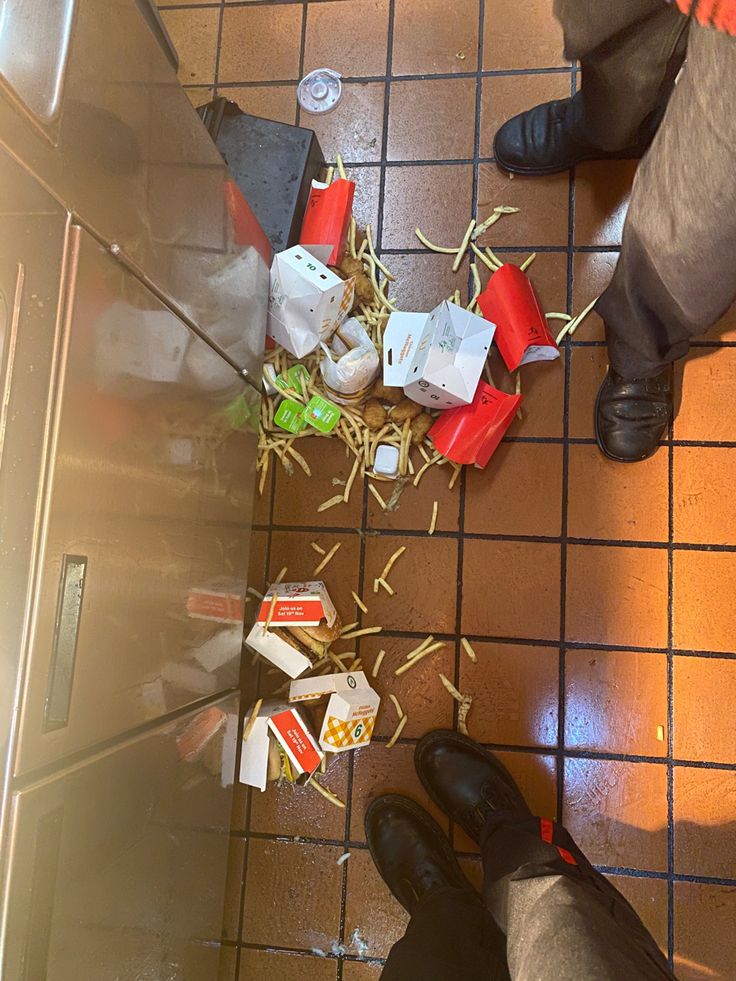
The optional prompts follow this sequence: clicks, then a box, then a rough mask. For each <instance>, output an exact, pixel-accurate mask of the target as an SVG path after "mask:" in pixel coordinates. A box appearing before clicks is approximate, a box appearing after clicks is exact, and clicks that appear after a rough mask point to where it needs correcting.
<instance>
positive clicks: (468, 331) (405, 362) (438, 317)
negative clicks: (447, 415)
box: [383, 300, 496, 409]
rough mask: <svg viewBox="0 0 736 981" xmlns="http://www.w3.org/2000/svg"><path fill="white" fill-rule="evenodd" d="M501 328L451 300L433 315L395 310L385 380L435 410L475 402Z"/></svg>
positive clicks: (387, 336) (386, 348)
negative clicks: (495, 335)
mask: <svg viewBox="0 0 736 981" xmlns="http://www.w3.org/2000/svg"><path fill="white" fill-rule="evenodd" d="M495 330H496V327H495V325H494V324H492V323H490V322H489V321H488V320H484V319H483V318H482V317H478V316H476V314H474V313H471V312H470V311H469V310H465V309H464V308H463V307H459V306H457V305H456V304H455V303H451V302H450V301H449V300H445V301H444V302H443V303H440V305H439V306H438V307H435V309H434V310H433V311H432V312H431V313H429V314H427V313H392V314H391V316H390V317H389V320H388V324H387V325H386V331H385V333H384V336H383V383H384V385H389V386H396V387H399V388H403V389H404V393H405V394H406V395H407V397H408V398H410V399H411V400H412V401H413V402H418V403H419V404H420V405H426V406H427V407H428V408H430V409H450V408H453V407H454V406H457V405H469V404H470V403H471V402H472V401H473V396H474V395H475V390H476V388H477V387H478V382H479V380H480V376H481V372H482V371H483V366H484V364H485V362H486V358H487V357H488V351H489V350H490V347H491V341H492V340H493V335H494V333H495Z"/></svg>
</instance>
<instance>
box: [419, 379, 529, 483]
mask: <svg viewBox="0 0 736 981" xmlns="http://www.w3.org/2000/svg"><path fill="white" fill-rule="evenodd" d="M521 400H522V396H521V395H507V394H506V393H505V392H500V391H499V390H498V389H497V388H491V386H490V385H487V384H486V383H485V382H483V381H482V382H480V384H479V385H478V388H477V389H476V392H475V397H474V398H473V401H472V402H471V403H470V405H461V406H459V407H458V408H456V409H448V410H447V411H446V412H443V413H442V414H441V415H440V417H439V418H438V419H437V421H436V422H435V424H434V425H433V426H432V428H431V429H430V430H429V435H430V436H431V437H432V441H433V442H434V445H435V446H436V447H437V449H438V450H439V451H440V453H442V455H443V456H446V457H447V458H448V459H450V460H453V461H454V462H455V463H472V464H473V465H474V466H476V467H478V468H479V469H482V468H483V467H485V466H486V464H487V463H488V461H489V460H490V459H491V457H492V456H493V453H494V452H495V450H496V447H497V446H498V444H499V443H500V442H501V439H502V438H503V435H504V433H505V432H506V430H507V429H508V428H509V426H510V425H511V422H512V421H513V418H514V416H515V414H516V410H517V409H518V407H519V405H520V404H521Z"/></svg>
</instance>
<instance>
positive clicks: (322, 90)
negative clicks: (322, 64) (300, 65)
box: [296, 68, 342, 114]
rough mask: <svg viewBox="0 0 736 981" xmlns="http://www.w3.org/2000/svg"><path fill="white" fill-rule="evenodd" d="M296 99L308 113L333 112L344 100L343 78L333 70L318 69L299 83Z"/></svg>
mask: <svg viewBox="0 0 736 981" xmlns="http://www.w3.org/2000/svg"><path fill="white" fill-rule="evenodd" d="M296 97H297V99H298V100H299V105H300V106H301V107H302V109H305V110H306V111H307V112H312V113H316V114H319V113H325V112H331V111H332V110H333V109H334V108H335V106H336V105H337V104H338V102H339V101H340V99H341V98H342V76H341V75H340V73H339V72H336V71H333V69H332V68H316V69H315V70H314V71H313V72H310V73H309V74H308V75H305V76H304V78H303V79H302V80H301V82H299V87H298V88H297V90H296Z"/></svg>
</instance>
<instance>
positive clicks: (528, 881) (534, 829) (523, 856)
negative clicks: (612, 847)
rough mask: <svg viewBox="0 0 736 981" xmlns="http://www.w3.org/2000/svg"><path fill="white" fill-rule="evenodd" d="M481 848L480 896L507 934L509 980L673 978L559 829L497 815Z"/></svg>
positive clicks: (640, 927) (619, 899)
mask: <svg viewBox="0 0 736 981" xmlns="http://www.w3.org/2000/svg"><path fill="white" fill-rule="evenodd" d="M481 852H482V854H483V865H484V869H485V884H484V891H483V896H484V900H485V903H486V906H487V907H488V909H489V910H490V912H491V913H492V915H493V917H494V920H495V921H496V922H497V923H498V925H499V926H500V927H501V929H502V930H503V931H504V932H505V934H506V943H507V957H508V962H509V970H510V972H511V977H512V978H514V979H515V981H532V979H540V981H541V979H547V978H548V979H550V981H552V979H554V981H573V979H578V978H595V979H596V981H620V979H621V978H626V979H627V981H628V979H631V981H644V979H647V981H648V979H652V981H663V979H672V977H673V975H672V974H671V972H670V970H669V968H668V966H667V962H666V960H665V958H664V956H663V955H662V953H661V951H660V950H659V948H658V947H657V944H656V943H655V941H654V939H653V938H652V936H651V935H650V934H649V932H648V931H647V929H646V927H645V926H644V924H643V923H642V922H641V920H640V919H639V917H638V915H637V914H636V913H635V912H634V910H633V909H632V907H631V906H630V905H629V903H628V902H627V901H626V899H624V897H623V896H622V895H621V893H620V892H619V891H618V890H617V889H616V888H615V887H614V886H613V885H612V884H611V883H610V882H609V881H608V879H606V878H605V877H604V876H603V875H601V874H600V872H597V871H596V870H595V869H594V868H593V867H592V866H591V865H590V863H589V862H588V860H587V859H586V858H585V856H584V855H583V853H582V852H581V851H580V849H579V848H578V846H577V845H576V843H575V842H574V841H573V839H572V838H571V837H570V835H569V834H568V833H567V831H565V829H564V828H562V827H560V826H559V825H556V824H553V823H552V822H551V821H546V820H544V819H540V818H537V817H526V818H525V819H521V820H520V819H519V816H518V814H514V813H512V812H499V813H497V814H494V815H492V816H489V818H488V820H487V822H486V826H485V828H484V831H483V834H482V837H481Z"/></svg>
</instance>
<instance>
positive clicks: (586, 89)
mask: <svg viewBox="0 0 736 981" xmlns="http://www.w3.org/2000/svg"><path fill="white" fill-rule="evenodd" d="M554 9H555V15H556V17H557V19H558V20H559V21H560V23H561V24H562V29H563V32H564V36H565V54H566V56H567V57H568V58H570V59H571V60H572V59H578V60H579V61H580V63H581V65H582V69H583V83H582V89H581V90H580V91H579V92H578V94H577V95H576V96H575V99H574V103H573V104H574V106H575V120H576V125H577V126H578V129H579V135H580V137H581V138H584V139H585V140H586V141H588V142H590V143H592V144H593V146H597V147H599V148H600V149H601V150H606V151H617V150H625V149H627V148H628V147H631V146H633V145H634V144H635V143H636V142H637V139H638V137H639V135H640V131H641V130H642V129H645V130H649V129H650V127H651V126H652V125H655V124H656V121H657V119H658V117H659V116H660V115H661V113H662V111H663V109H664V106H665V105H666V102H667V99H668V97H669V94H670V91H671V89H672V85H673V83H674V80H675V76H676V75H677V72H678V70H679V68H680V66H681V65H682V61H683V58H684V56H685V47H686V33H687V26H688V20H687V18H686V17H684V16H683V15H682V14H681V13H680V12H679V11H678V10H677V8H676V7H675V6H674V5H673V4H667V3H663V0H555V5H554Z"/></svg>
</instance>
